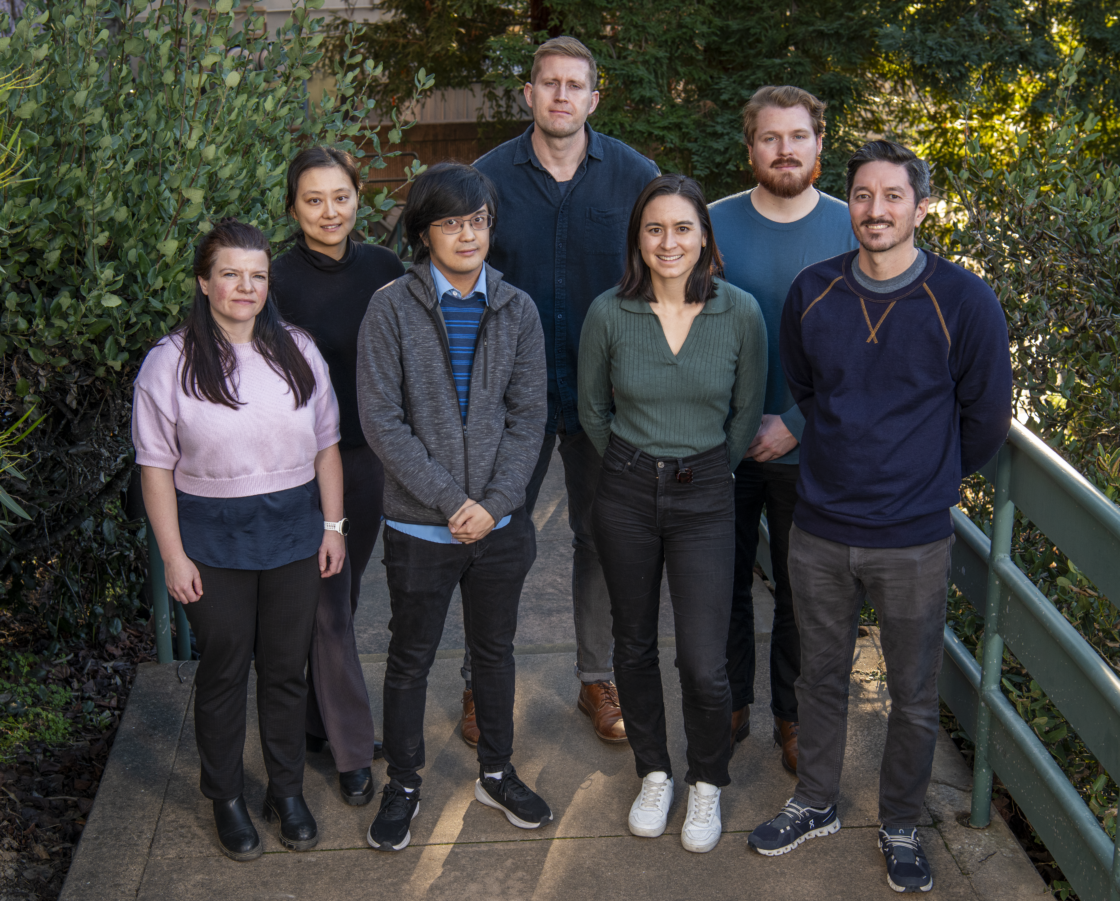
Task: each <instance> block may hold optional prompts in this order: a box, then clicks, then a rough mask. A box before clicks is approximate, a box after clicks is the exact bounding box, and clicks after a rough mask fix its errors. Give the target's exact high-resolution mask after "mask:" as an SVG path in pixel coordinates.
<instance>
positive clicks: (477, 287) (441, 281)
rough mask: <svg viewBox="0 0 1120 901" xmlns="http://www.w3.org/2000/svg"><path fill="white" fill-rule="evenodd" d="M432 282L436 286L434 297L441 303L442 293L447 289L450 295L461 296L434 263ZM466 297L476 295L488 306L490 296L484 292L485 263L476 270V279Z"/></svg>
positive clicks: (432, 265) (432, 266)
mask: <svg viewBox="0 0 1120 901" xmlns="http://www.w3.org/2000/svg"><path fill="white" fill-rule="evenodd" d="M431 271H432V282H433V283H434V284H435V286H436V297H438V298H439V301H440V303H443V295H445V294H446V293H447V292H448V291H450V292H451V296H452V297H462V295H461V294H460V293H459V291H458V289H457V288H453V287H451V282H449V281H448V280H447V279H446V278H445V277H444V275H443V273H442V272H440V271H439V269H438V268H437V267H436V264H435V263H432V264H431ZM467 297H477V298H478V299H479V300H481V301H482V302H483V303H484V304H486V306H490V298H489V297H488V296H487V294H486V264H485V263H483V264H482V268H481V269H480V270H479V271H478V281H476V282H475V283H474V287H473V288H472V289H471V290H470V291H469V292H468V293H467Z"/></svg>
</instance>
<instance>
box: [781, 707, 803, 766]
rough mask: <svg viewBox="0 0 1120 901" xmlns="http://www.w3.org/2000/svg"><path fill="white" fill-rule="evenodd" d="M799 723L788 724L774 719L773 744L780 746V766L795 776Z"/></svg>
mask: <svg viewBox="0 0 1120 901" xmlns="http://www.w3.org/2000/svg"><path fill="white" fill-rule="evenodd" d="M800 731H801V724H800V723H790V722H787V721H786V720H780V719H778V718H777V717H774V744H776V745H781V748H782V766H784V767H785V768H786V769H787V770H789V771H790V772H791V773H793V775H795V776H796V775H797V735H798V733H799V732H800Z"/></svg>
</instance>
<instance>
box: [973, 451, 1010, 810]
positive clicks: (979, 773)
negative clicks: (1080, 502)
mask: <svg viewBox="0 0 1120 901" xmlns="http://www.w3.org/2000/svg"><path fill="white" fill-rule="evenodd" d="M1014 525H1015V504H1014V503H1013V502H1012V500H1011V446H1010V445H1008V444H1005V445H1004V446H1003V447H1002V448H1001V449H1000V452H999V458H998V459H997V461H996V496H995V502H994V504H993V506H992V549H991V553H990V555H989V557H988V589H987V597H986V598H985V610H984V658H983V661H982V662H981V675H980V704H979V706H978V707H977V710H976V758H975V762H974V763H973V767H972V817H971V819H970V820H969V825H971V826H973V827H975V828H977V829H982V828H984V827H985V826H987V825H988V822H989V821H990V819H991V809H992V764H991V761H990V760H989V759H988V751H989V743H990V741H991V731H992V710H991V707H989V706H988V696H989V695H990V694H992V693H996V694H998V693H999V690H1000V687H999V684H1000V679H1001V677H1002V676H1003V638H1002V637H1000V634H999V610H1000V606H1001V605H1002V602H1003V593H1004V591H1006V588H1005V587H1004V585H1003V583H1002V581H1001V580H1000V578H999V576H998V575H997V574H996V566H995V562H996V560H997V559H998V558H999V557H1007V556H1010V553H1011V532H1012V528H1013V527H1014Z"/></svg>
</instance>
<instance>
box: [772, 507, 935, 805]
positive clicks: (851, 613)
mask: <svg viewBox="0 0 1120 901" xmlns="http://www.w3.org/2000/svg"><path fill="white" fill-rule="evenodd" d="M952 544H953V538H952V536H950V537H948V538H943V539H941V540H939V541H934V542H931V543H930V544H921V545H915V546H913V547H895V548H861V547H850V546H848V545H846V544H838V543H836V542H835V541H828V540H826V539H824V538H819V537H817V536H816V535H810V534H809V533H808V532H805V531H802V530H801V529H799V528H798V527H797V526H796V525H795V526H793V528H792V529H791V530H790V537H789V573H790V581H791V582H792V585H793V607H794V612H795V613H796V615H797V627H798V630H799V631H800V633H801V675H800V676H799V677H798V679H797V684H796V689H797V706H798V716H799V717H800V722H801V734H800V736H799V740H798V750H799V757H798V761H797V776H798V782H797V790H796V791H795V792H794V799H795V800H796V801H797V802H798V803H800V804H805V805H808V806H809V807H817V808H822V807H828V806H829V805H830V804H835V803H836V800H837V798H838V796H839V793H840V773H841V770H842V769H843V765H844V749H845V746H846V743H847V737H848V687H849V682H850V680H851V674H852V655H853V654H854V652H855V639H856V631H857V630H856V625H857V623H858V620H859V611H860V607H861V606H862V604H863V598H864V594H865V593H866V595H867V597H868V598H869V599H870V601H871V603H872V605H873V606H874V608H875V613H876V615H877V616H878V618H879V627H880V640H881V642H882V647H883V659H884V661H885V663H886V667H887V691H888V692H889V693H890V698H891V712H890V716H889V718H888V720H887V742H886V747H885V749H884V750H883V760H882V764H881V765H880V768H879V821H880V822H881V823H882V824H883V825H884V826H916V825H917V823H918V819H919V817H920V816H921V812H922V802H923V801H924V800H925V796H926V789H927V788H928V787H929V780H930V774H931V772H932V769H933V752H934V747H935V746H936V744H937V729H938V704H937V676H938V674H939V673H940V672H941V647H942V635H943V631H944V628H945V603H946V591H947V589H948V581H949V568H950V554H951V548H952Z"/></svg>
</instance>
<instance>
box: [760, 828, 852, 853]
mask: <svg viewBox="0 0 1120 901" xmlns="http://www.w3.org/2000/svg"><path fill="white" fill-rule="evenodd" d="M839 831H840V820H839V819H836V820H833V821H832V822H831V823H829V824H828V825H827V826H821V828H820V829H813V830H812V831H810V832H806V833H805V834H804V835H803V836H801V838H799V839H797V841H795V842H790V843H789V844H788V845H783V846H782V847H781V848H760V847H758V845H756V844H754V843H753V842H751V840H750V839H749V838H748V839H747V844H748V845H750V846H751V847H752V848H754V849H755V850H756V851H757V852H758V853H759V854H764V855H766V856H767V857H780V856H781V855H783V854H789V852H790V851H792V850H794V849H795V848H796V847H797V846H798V845H800V844H801V843H802V842H805V841H808V840H809V839H811V838H818V837H819V836H822V835H832V834H833V833H834V832H839Z"/></svg>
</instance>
